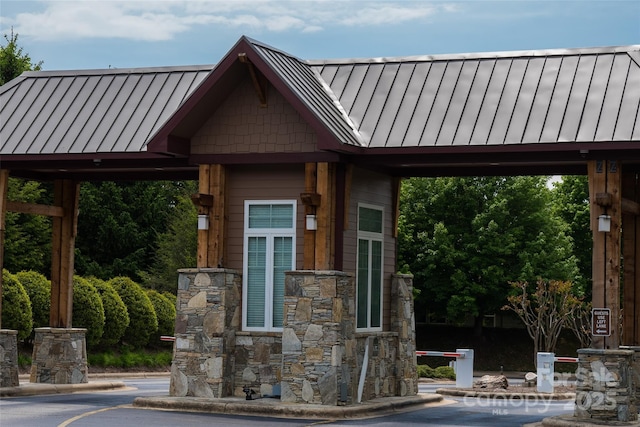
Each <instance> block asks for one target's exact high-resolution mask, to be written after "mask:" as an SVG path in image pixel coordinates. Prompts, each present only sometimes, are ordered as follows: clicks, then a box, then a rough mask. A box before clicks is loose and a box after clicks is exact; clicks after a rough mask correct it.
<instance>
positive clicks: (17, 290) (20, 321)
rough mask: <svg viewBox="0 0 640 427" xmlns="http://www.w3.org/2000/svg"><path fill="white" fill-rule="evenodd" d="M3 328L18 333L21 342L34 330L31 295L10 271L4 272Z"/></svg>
mask: <svg viewBox="0 0 640 427" xmlns="http://www.w3.org/2000/svg"><path fill="white" fill-rule="evenodd" d="M2 328H3V329H13V330H16V331H18V340H20V341H22V340H24V339H26V338H28V337H29V335H31V330H32V329H33V317H32V313H31V301H30V300H29V295H28V294H27V291H25V290H24V286H22V284H21V283H20V281H19V280H18V278H17V277H16V276H15V275H13V274H11V273H9V271H8V270H2Z"/></svg>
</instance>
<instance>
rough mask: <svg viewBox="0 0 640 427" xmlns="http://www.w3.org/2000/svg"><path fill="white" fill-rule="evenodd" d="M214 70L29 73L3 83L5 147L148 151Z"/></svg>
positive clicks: (1, 134) (0, 134)
mask: <svg viewBox="0 0 640 427" xmlns="http://www.w3.org/2000/svg"><path fill="white" fill-rule="evenodd" d="M212 68H213V66H211V65H206V66H188V67H162V68H133V69H107V70H74V71H40V72H25V73H23V74H22V75H21V76H20V77H18V78H16V79H14V80H12V81H11V82H9V83H7V84H5V85H3V86H2V87H0V153H2V154H4V155H9V154H84V153H109V152H120V153H130V152H141V151H145V150H146V144H147V142H148V141H149V140H150V138H151V137H152V136H153V135H154V134H155V133H156V132H157V131H158V129H160V128H161V127H162V125H163V124H164V123H165V121H166V120H167V119H168V118H169V117H170V116H171V115H172V114H173V113H174V111H175V110H176V109H177V108H178V106H179V105H180V104H182V103H183V102H184V100H185V99H186V98H187V97H188V96H189V95H190V94H191V93H192V92H193V91H194V90H195V89H196V88H197V86H198V85H199V84H200V83H201V82H202V81H203V79H204V78H205V77H206V76H207V75H208V74H209V73H210V71H211V69H212Z"/></svg>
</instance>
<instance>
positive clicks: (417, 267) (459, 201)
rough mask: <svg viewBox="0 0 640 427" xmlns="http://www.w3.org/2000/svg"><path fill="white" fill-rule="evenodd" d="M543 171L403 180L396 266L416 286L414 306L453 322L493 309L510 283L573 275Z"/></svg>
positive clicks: (479, 316) (479, 323) (573, 262)
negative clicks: (538, 174) (524, 174)
mask: <svg viewBox="0 0 640 427" xmlns="http://www.w3.org/2000/svg"><path fill="white" fill-rule="evenodd" d="M549 193H550V191H549V189H548V188H547V187H546V177H474V178H432V179H425V178H412V179H409V180H407V181H405V182H404V184H403V187H402V192H401V217H400V220H399V238H398V241H399V266H401V268H402V267H403V266H404V265H405V264H406V265H408V267H409V270H410V271H411V272H412V273H413V274H414V284H415V286H416V287H417V288H418V289H420V291H421V292H420V294H419V297H418V299H417V301H416V310H417V311H418V312H419V311H420V310H424V311H426V312H428V313H432V314H433V315H435V316H438V317H446V318H448V319H450V320H453V321H456V322H462V321H464V320H465V319H466V318H467V317H468V316H472V317H473V318H474V321H475V325H476V327H477V333H478V334H480V333H481V327H482V318H483V316H484V314H492V313H496V312H497V311H499V310H500V308H501V307H502V306H503V305H504V302H505V298H506V296H507V295H508V294H509V282H513V281H531V282H535V281H536V280H537V279H538V278H539V277H542V278H550V279H557V280H572V279H574V277H575V276H576V275H577V274H578V273H577V268H576V260H575V258H574V257H573V255H572V252H571V249H572V248H571V241H570V239H568V238H567V236H566V235H565V234H564V229H563V223H562V221H560V220H558V218H555V217H553V216H552V215H551V210H550V207H549V206H550V194H549Z"/></svg>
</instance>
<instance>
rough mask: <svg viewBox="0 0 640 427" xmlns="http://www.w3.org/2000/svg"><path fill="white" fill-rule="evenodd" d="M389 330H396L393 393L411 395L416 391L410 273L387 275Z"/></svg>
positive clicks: (414, 339) (416, 378)
mask: <svg viewBox="0 0 640 427" xmlns="http://www.w3.org/2000/svg"><path fill="white" fill-rule="evenodd" d="M391 332H396V333H397V334H398V350H397V359H396V378H397V388H396V393H397V394H398V395H400V396H415V395H416V394H418V368H417V360H416V320H415V313H414V310H413V275H410V274H394V275H393V276H392V278H391Z"/></svg>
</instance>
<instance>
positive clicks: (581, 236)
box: [552, 175, 593, 299]
mask: <svg viewBox="0 0 640 427" xmlns="http://www.w3.org/2000/svg"><path fill="white" fill-rule="evenodd" d="M552 200H553V209H554V212H555V213H556V215H558V216H559V217H560V218H562V219H563V220H564V222H565V223H566V224H567V235H568V236H569V237H571V239H572V240H573V253H574V254H575V256H576V259H577V261H578V268H579V270H580V278H579V279H578V280H577V281H578V285H579V286H581V287H583V288H584V289H585V293H586V295H587V299H590V295H591V274H592V271H591V270H592V251H593V236H592V234H591V227H590V224H589V223H590V212H589V180H588V178H587V176H586V175H585V176H574V175H565V176H563V177H562V180H561V181H559V182H556V183H555V184H554V187H553V190H552Z"/></svg>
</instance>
